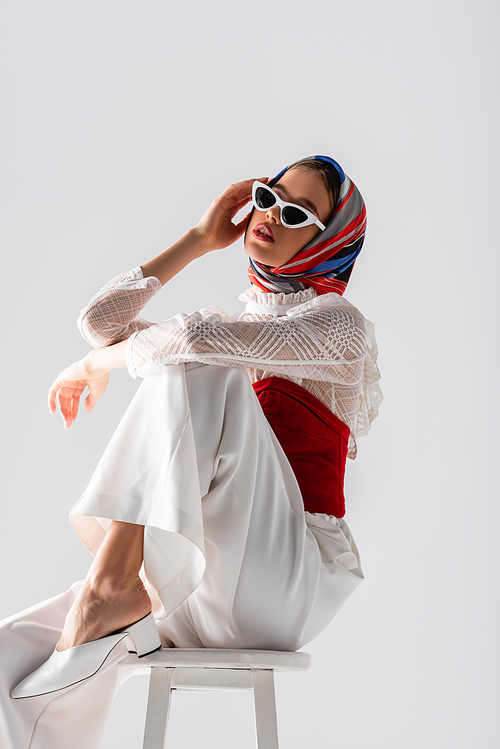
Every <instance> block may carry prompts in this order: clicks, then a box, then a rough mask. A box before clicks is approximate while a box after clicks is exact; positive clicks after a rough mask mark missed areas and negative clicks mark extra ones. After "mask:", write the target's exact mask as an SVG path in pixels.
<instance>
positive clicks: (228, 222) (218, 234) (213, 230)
mask: <svg viewBox="0 0 500 749" xmlns="http://www.w3.org/2000/svg"><path fill="white" fill-rule="evenodd" d="M257 179H258V180H259V182H264V183H266V182H267V181H268V178H267V177H258V178H257ZM254 182H255V179H246V180H244V181H243V182H235V184H234V185H231V186H230V187H228V188H227V190H224V192H223V193H222V195H219V197H218V198H216V199H215V200H214V202H213V203H212V205H211V206H210V208H209V209H208V211H206V213H205V214H204V215H203V216H202V218H201V220H200V222H199V223H198V226H197V227H196V229H197V230H198V231H199V232H200V234H202V235H203V237H204V238H205V240H206V242H207V245H208V247H207V252H210V251H211V250H221V249H222V248H223V247H229V245H231V244H233V242H236V240H237V239H239V238H240V237H241V235H242V234H243V232H244V231H245V227H246V224H247V221H248V216H249V215H250V214H247V215H246V216H245V218H243V219H242V220H241V221H240V222H239V223H238V224H233V218H234V217H235V216H236V214H237V213H238V211H239V210H240V209H241V208H243V206H244V205H246V204H247V203H248V202H249V200H250V199H251V197H252V185H253V183H254Z"/></svg>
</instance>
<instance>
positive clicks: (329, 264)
mask: <svg viewBox="0 0 500 749" xmlns="http://www.w3.org/2000/svg"><path fill="white" fill-rule="evenodd" d="M309 158H310V159H318V160H319V161H326V162H327V163H329V164H332V165H333V166H334V167H335V169H336V170H337V172H338V174H339V177H340V193H339V197H338V199H337V204H336V206H335V209H334V211H333V214H332V216H331V218H330V221H329V222H328V224H327V225H326V227H325V229H324V230H323V231H321V232H320V233H319V234H318V235H317V236H316V237H314V239H313V240H311V242H309V243H308V244H306V246H305V247H303V248H302V249H301V250H299V252H297V254H296V255H294V257H292V258H291V259H290V260H289V261H288V262H287V263H285V265H282V266H281V267H279V268H271V267H270V266H268V265H263V264H262V263H259V262H257V261H256V260H253V259H252V258H250V267H249V269H248V277H249V279H250V281H251V283H253V284H254V285H255V286H257V287H258V288H259V289H261V290H262V291H273V292H276V293H279V292H284V293H285V294H288V293H291V292H294V291H301V290H302V289H305V288H307V287H308V286H312V287H313V288H314V289H315V290H316V291H317V292H318V294H328V293H329V292H331V291H333V292H335V293H336V294H340V295H342V294H343V293H344V291H345V288H346V286H347V282H348V281H349V277H350V275H351V272H352V269H353V267H354V262H355V260H356V258H357V257H358V255H359V253H360V251H361V247H362V245H363V240H364V238H365V229H366V208H365V204H364V201H363V198H362V197H361V193H360V192H359V190H358V188H357V187H356V185H355V184H354V182H352V180H350V179H349V177H348V176H347V174H345V172H344V170H343V169H342V167H341V166H340V164H337V162H336V161H334V160H333V159H331V158H329V157H328V156H310V157H309ZM301 161H302V159H301ZM299 163H300V162H297V161H296V162H294V163H293V164H290V165H289V166H287V167H285V169H283V170H282V171H281V172H280V173H279V174H277V175H276V177H273V179H272V180H271V181H270V182H269V187H273V185H275V184H276V182H278V180H279V179H281V177H282V176H283V175H284V173H285V172H286V171H288V169H291V167H293V166H295V165H296V164H299Z"/></svg>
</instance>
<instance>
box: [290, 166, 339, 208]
mask: <svg viewBox="0 0 500 749" xmlns="http://www.w3.org/2000/svg"><path fill="white" fill-rule="evenodd" d="M292 169H305V170H307V171H309V172H315V173H316V174H319V176H320V177H321V178H322V180H323V182H324V183H325V187H326V189H327V191H328V197H329V198H330V205H331V208H332V213H333V211H334V210H335V206H336V205H337V200H338V199H339V194H340V176H339V173H338V171H337V170H336V169H335V167H334V166H333V164H329V163H328V162H327V161H320V160H319V159H302V160H301V161H296V162H295V163H294V164H292V166H291V167H290V169H287V172H291V171H292ZM285 174H286V172H285Z"/></svg>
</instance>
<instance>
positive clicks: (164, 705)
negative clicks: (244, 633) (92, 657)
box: [122, 648, 311, 749]
mask: <svg viewBox="0 0 500 749" xmlns="http://www.w3.org/2000/svg"><path fill="white" fill-rule="evenodd" d="M122 663H123V664H125V665H127V666H132V667H133V666H134V665H135V666H137V669H138V671H139V670H140V671H141V672H143V671H144V667H149V668H151V676H150V683H149V698H148V708H147V715H146V728H145V732H144V744H143V749H164V747H165V740H166V733H167V726H168V717H169V712H170V704H171V692H172V690H177V689H183V690H184V689H187V690H201V691H206V690H224V689H229V690H242V689H243V690H253V695H254V707H255V729H256V737H257V746H258V749H278V727H277V719H276V701H275V694H274V671H306V670H307V669H308V668H310V665H311V656H310V655H309V653H304V652H293V651H282V650H236V649H235V650H232V649H223V648H220V649H219V648H162V649H161V650H158V651H157V652H155V653H151V654H150V655H146V656H144V657H142V658H138V657H137V656H136V655H133V654H129V655H128V656H127V657H126V658H125V659H124V660H123V661H122Z"/></svg>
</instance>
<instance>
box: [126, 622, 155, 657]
mask: <svg viewBox="0 0 500 749" xmlns="http://www.w3.org/2000/svg"><path fill="white" fill-rule="evenodd" d="M127 632H128V633H129V635H130V637H131V638H132V640H133V641H134V645H135V649H136V652H137V655H138V657H139V658H142V657H143V656H145V655H149V653H154V651H155V650H159V649H160V648H161V640H160V636H159V634H158V629H157V627H156V622H155V620H154V616H153V614H152V613H151V614H148V615H147V616H145V617H144V619H141V620H140V621H138V622H136V623H135V624H132V626H131V627H128V628H127Z"/></svg>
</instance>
